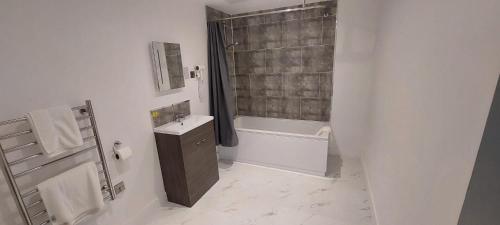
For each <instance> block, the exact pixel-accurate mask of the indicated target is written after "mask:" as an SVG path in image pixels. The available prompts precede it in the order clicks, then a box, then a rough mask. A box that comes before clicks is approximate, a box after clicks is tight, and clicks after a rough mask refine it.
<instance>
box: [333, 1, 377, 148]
mask: <svg viewBox="0 0 500 225" xmlns="http://www.w3.org/2000/svg"><path fill="white" fill-rule="evenodd" d="M377 3H378V0H339V2H338V10H337V32H336V36H337V39H336V43H335V74H334V76H333V79H334V80H333V85H334V89H333V110H332V116H331V118H332V123H333V124H332V127H333V128H334V129H333V132H334V137H333V138H334V140H335V145H334V146H333V152H332V151H331V152H330V154H340V155H342V156H343V157H347V158H359V157H360V156H361V152H362V151H363V150H364V149H365V148H366V147H367V146H366V141H365V140H366V139H368V136H367V135H368V131H369V125H370V124H369V115H370V113H371V95H372V86H373V85H372V83H373V76H374V64H373V63H374V52H375V43H376V31H377V19H378V4H377Z"/></svg>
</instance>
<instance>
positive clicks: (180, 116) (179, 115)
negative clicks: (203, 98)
mask: <svg viewBox="0 0 500 225" xmlns="http://www.w3.org/2000/svg"><path fill="white" fill-rule="evenodd" d="M185 118H186V115H184V113H176V114H175V115H174V119H175V122H178V123H180V122H182V121H183V120H184V119H185Z"/></svg>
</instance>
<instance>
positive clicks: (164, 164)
mask: <svg viewBox="0 0 500 225" xmlns="http://www.w3.org/2000/svg"><path fill="white" fill-rule="evenodd" d="M155 138H156V145H157V149H158V156H159V158H160V166H161V172H162V176H163V184H164V187H165V191H166V192H167V197H168V200H169V201H170V202H174V203H177V204H181V205H184V206H188V207H191V206H193V205H194V204H195V203H196V202H197V201H198V200H199V199H200V198H201V197H202V196H203V195H204V194H205V193H206V192H207V191H208V190H209V189H210V188H211V187H212V186H213V185H214V184H215V183H216V182H217V181H218V180H219V170H218V164H217V154H216V151H215V135H214V125H213V121H209V122H207V123H205V124H203V125H201V126H199V127H196V128H194V129H193V130H190V131H188V132H186V133H184V134H182V135H172V134H164V133H158V132H155Z"/></svg>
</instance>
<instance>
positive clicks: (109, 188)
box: [0, 100, 116, 225]
mask: <svg viewBox="0 0 500 225" xmlns="http://www.w3.org/2000/svg"><path fill="white" fill-rule="evenodd" d="M72 110H73V111H78V112H79V114H80V115H79V116H77V117H76V119H77V120H78V121H83V120H87V119H88V120H89V121H90V126H89V125H85V127H80V132H83V131H87V130H91V131H92V134H91V136H88V137H85V138H84V142H85V143H86V145H88V144H89V143H92V142H95V143H94V145H92V146H88V147H85V148H84V149H81V150H78V151H76V152H72V153H69V154H67V155H65V156H63V157H59V158H57V157H55V158H54V159H51V160H49V161H48V162H45V163H43V164H41V165H38V166H35V167H33V168H29V169H26V170H24V171H21V172H18V173H15V174H14V173H13V172H12V168H11V167H13V166H15V165H18V164H22V163H25V162H28V161H29V160H31V159H35V158H37V157H40V156H42V155H43V153H40V152H38V153H34V154H31V155H29V156H27V157H24V158H21V159H16V160H8V159H7V157H6V154H9V153H11V152H14V151H18V150H23V149H26V148H28V147H31V146H36V145H37V143H36V142H30V143H26V144H20V145H17V146H12V147H8V148H4V146H2V143H1V141H4V140H7V139H11V138H16V137H21V136H23V135H28V134H32V133H33V131H32V130H31V129H28V130H23V131H17V132H13V133H10V134H4V135H2V136H0V160H1V165H2V172H3V173H4V175H5V179H6V181H7V183H8V184H9V188H10V190H11V192H12V194H13V196H14V199H15V200H16V201H15V202H16V205H17V208H18V209H19V212H20V214H21V216H22V218H23V220H24V222H25V224H26V225H34V224H33V219H36V221H39V219H40V217H42V216H43V215H46V214H47V211H46V209H41V210H40V211H38V212H30V211H32V209H33V208H39V207H35V206H38V205H40V204H43V201H42V200H38V201H35V202H32V203H30V204H28V205H27V204H26V203H25V201H24V199H25V198H27V197H30V196H32V195H34V194H36V193H38V190H37V189H36V188H34V189H32V190H30V191H28V192H26V193H21V191H20V190H21V187H19V186H18V184H17V181H16V180H17V179H18V178H20V177H23V176H25V175H28V174H31V173H33V172H35V171H38V170H41V169H43V168H45V167H49V166H51V165H53V164H56V163H58V162H61V161H63V160H65V159H69V158H72V157H75V156H77V155H80V154H83V153H85V152H89V151H90V150H94V149H96V150H97V151H96V152H97V154H98V157H99V160H98V161H97V162H96V164H97V165H101V167H102V170H98V172H99V173H98V174H99V176H101V175H102V176H104V183H105V184H104V185H102V186H103V190H102V191H103V192H104V193H107V195H105V196H104V200H114V199H116V193H115V191H114V190H113V185H112V182H111V176H110V174H109V168H108V165H107V163H106V157H105V155H104V151H103V148H102V144H101V140H100V138H99V132H98V130H97V122H96V119H95V115H94V111H93V109H92V103H91V101H90V100H87V101H85V105H81V106H77V107H73V108H72ZM27 121H28V118H27V117H20V118H17V119H12V120H7V121H1V122H0V127H2V126H6V125H10V124H14V123H21V122H27ZM89 133H90V132H89ZM24 189H26V187H24ZM28 189H29V188H28ZM47 224H50V220H46V221H45V222H42V223H40V224H38V225H47Z"/></svg>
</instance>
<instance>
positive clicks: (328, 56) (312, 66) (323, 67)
mask: <svg viewBox="0 0 500 225" xmlns="http://www.w3.org/2000/svg"><path fill="white" fill-rule="evenodd" d="M302 65H303V71H304V72H329V71H332V70H333V46H313V47H306V48H304V49H303V51H302Z"/></svg>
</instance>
